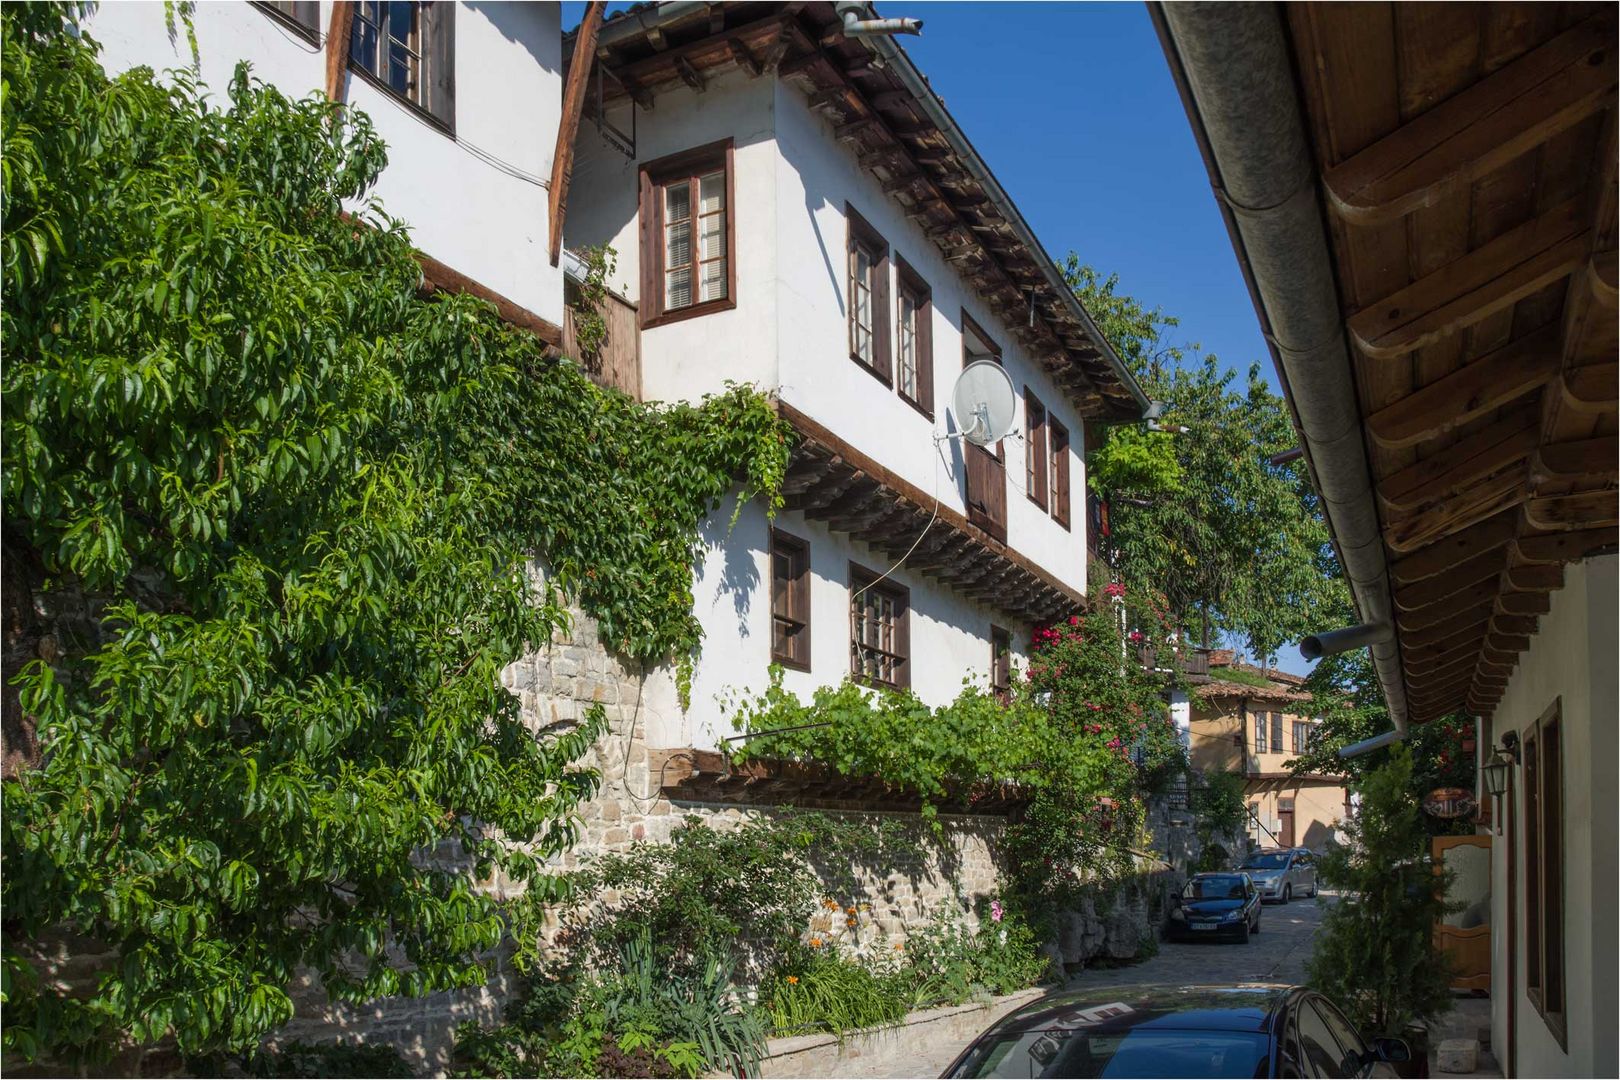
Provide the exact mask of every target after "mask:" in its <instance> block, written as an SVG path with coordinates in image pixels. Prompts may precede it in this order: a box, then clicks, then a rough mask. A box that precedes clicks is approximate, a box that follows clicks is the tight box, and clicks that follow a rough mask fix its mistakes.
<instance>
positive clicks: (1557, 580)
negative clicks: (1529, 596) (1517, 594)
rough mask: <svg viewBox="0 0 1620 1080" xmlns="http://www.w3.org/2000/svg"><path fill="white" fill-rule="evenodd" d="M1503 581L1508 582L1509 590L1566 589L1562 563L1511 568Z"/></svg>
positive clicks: (1503, 576)
mask: <svg viewBox="0 0 1620 1080" xmlns="http://www.w3.org/2000/svg"><path fill="white" fill-rule="evenodd" d="M1502 580H1503V581H1504V582H1506V584H1507V586H1508V588H1510V589H1520V590H1523V591H1525V592H1530V591H1533V590H1547V589H1562V588H1563V587H1564V567H1563V565H1562V564H1561V563H1551V564H1542V565H1535V566H1510V567H1508V568H1507V570H1506V571H1504V572H1503V574H1502Z"/></svg>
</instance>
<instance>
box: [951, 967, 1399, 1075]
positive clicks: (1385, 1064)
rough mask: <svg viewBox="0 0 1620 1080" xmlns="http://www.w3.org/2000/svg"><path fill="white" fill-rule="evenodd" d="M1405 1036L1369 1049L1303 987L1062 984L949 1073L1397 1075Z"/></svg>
mask: <svg viewBox="0 0 1620 1080" xmlns="http://www.w3.org/2000/svg"><path fill="white" fill-rule="evenodd" d="M1410 1058H1411V1051H1410V1050H1409V1049H1408V1048H1407V1045H1406V1044H1405V1043H1404V1042H1402V1041H1400V1040H1399V1039H1377V1040H1375V1041H1374V1043H1373V1045H1372V1046H1371V1047H1369V1046H1368V1045H1367V1044H1366V1043H1365V1042H1363V1041H1362V1039H1361V1038H1360V1037H1359V1036H1357V1035H1356V1033H1355V1030H1354V1029H1353V1028H1352V1027H1351V1026H1350V1022H1349V1021H1348V1020H1346V1019H1345V1018H1344V1014H1343V1013H1341V1012H1340V1011H1339V1010H1338V1009H1337V1008H1335V1007H1334V1005H1333V1003H1332V1002H1330V1001H1328V999H1327V998H1325V997H1323V996H1322V995H1321V994H1318V993H1316V992H1315V991H1312V990H1308V989H1306V988H1305V987H1302V986H1269V985H1252V984H1250V985H1230V986H1192V987H1188V986H1115V987H1102V986H1099V987H1088V988H1086V989H1084V990H1067V991H1065V990H1060V991H1055V992H1053V993H1051V994H1048V995H1046V996H1045V997H1043V998H1040V999H1038V1000H1036V1001H1034V1002H1031V1003H1030V1004H1028V1005H1026V1006H1024V1007H1023V1008H1022V1009H1019V1010H1017V1011H1016V1012H1012V1013H1009V1014H1008V1015H1007V1016H1004V1017H1002V1018H1001V1019H1000V1020H999V1021H997V1022H996V1023H995V1024H994V1025H992V1026H991V1028H990V1029H989V1030H988V1031H986V1032H985V1033H984V1034H983V1035H980V1036H979V1037H978V1038H977V1039H975V1040H974V1041H973V1042H972V1043H971V1044H970V1045H969V1046H968V1048H967V1049H966V1050H964V1051H963V1052H962V1054H961V1055H960V1056H959V1057H957V1059H956V1061H955V1062H953V1063H952V1064H951V1067H950V1068H949V1069H947V1070H946V1071H945V1073H944V1075H945V1076H947V1077H992V1076H994V1077H1020V1078H1027V1077H1037V1076H1040V1077H1100V1076H1182V1077H1213V1076H1238V1077H1250V1076H1295V1077H1306V1076H1313V1077H1314V1076H1324V1077H1325V1076H1395V1075H1397V1074H1396V1072H1395V1070H1393V1069H1391V1068H1390V1064H1392V1063H1396V1062H1403V1061H1407V1060H1410Z"/></svg>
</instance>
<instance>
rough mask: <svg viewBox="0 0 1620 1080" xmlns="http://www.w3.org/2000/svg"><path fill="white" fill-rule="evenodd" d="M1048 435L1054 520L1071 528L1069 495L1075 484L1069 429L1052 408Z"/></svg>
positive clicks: (1047, 429)
mask: <svg viewBox="0 0 1620 1080" xmlns="http://www.w3.org/2000/svg"><path fill="white" fill-rule="evenodd" d="M1046 435H1047V441H1048V443H1049V444H1050V456H1051V459H1052V463H1051V466H1050V475H1051V478H1052V506H1051V511H1052V520H1053V521H1055V522H1057V523H1058V524H1059V525H1061V526H1063V527H1064V528H1065V529H1070V528H1072V525H1071V524H1070V521H1071V516H1072V515H1071V514H1070V512H1069V495H1070V488H1071V487H1072V486H1073V484H1072V480H1071V474H1070V472H1069V445H1070V443H1069V429H1068V428H1067V427H1065V426H1064V425H1063V424H1062V423H1061V422H1060V421H1058V420H1057V419H1056V418H1054V417H1053V416H1052V413H1051V411H1050V410H1048V411H1047V414H1046Z"/></svg>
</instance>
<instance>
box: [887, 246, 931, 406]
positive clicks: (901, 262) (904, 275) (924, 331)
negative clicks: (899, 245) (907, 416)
mask: <svg viewBox="0 0 1620 1080" xmlns="http://www.w3.org/2000/svg"><path fill="white" fill-rule="evenodd" d="M894 276H895V281H896V288H895V290H894V342H895V346H894V371H895V378H894V385H895V389H896V390H897V391H899V394H900V400H901V401H904V402H905V403H906V404H907V405H910V406H911V407H912V408H913V409H916V410H917V411H918V412H920V413H922V414H923V415H924V416H926V417H927V418H928V419H929V420H933V419H934V291H933V290H932V289H931V288H929V287H928V282H926V281H924V280H923V279H922V275H921V274H919V273H917V271H916V268H915V267H913V266H912V265H911V264H910V263H908V262H906V260H905V259H903V258H901V256H900V254H899V253H898V252H896V253H895V254H894ZM907 296H910V297H911V299H912V303H913V305H914V307H915V310H916V319H917V329H916V335H915V336H916V340H915V343H914V345H913V348H914V349H915V351H916V353H917V396H916V397H915V398H913V397H912V396H911V395H910V394H907V393H906V390H905V385H904V383H903V382H902V380H901V378H900V365H901V362H902V357H901V355H900V353H901V342H902V340H903V339H902V333H901V332H902V331H903V330H904V328H905V307H904V305H905V300H906V297H907Z"/></svg>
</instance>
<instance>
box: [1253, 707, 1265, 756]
mask: <svg viewBox="0 0 1620 1080" xmlns="http://www.w3.org/2000/svg"><path fill="white" fill-rule="evenodd" d="M1254 752H1255V753H1257V754H1264V753H1265V752H1266V714H1265V713H1263V712H1257V713H1255V714H1254Z"/></svg>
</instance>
